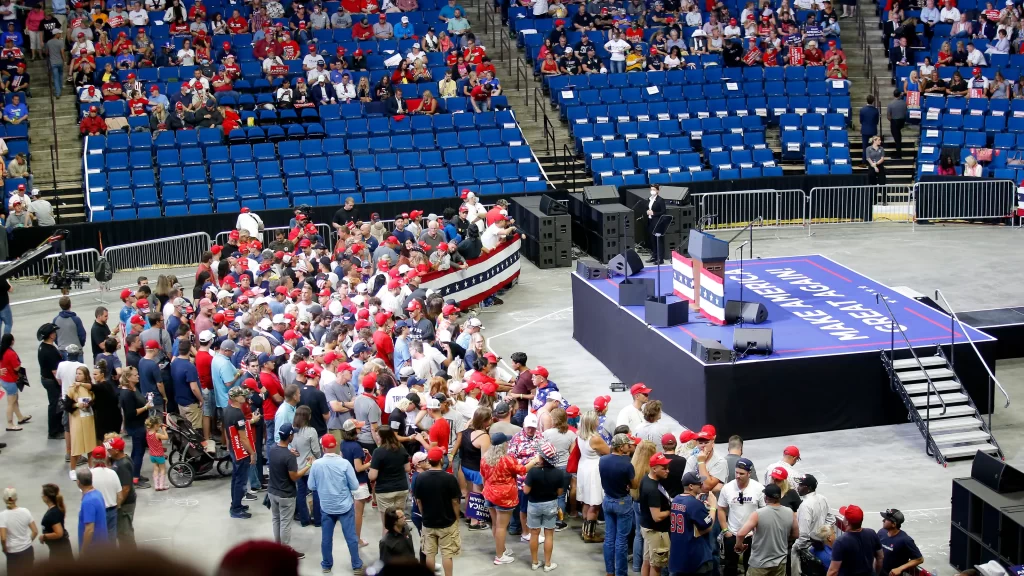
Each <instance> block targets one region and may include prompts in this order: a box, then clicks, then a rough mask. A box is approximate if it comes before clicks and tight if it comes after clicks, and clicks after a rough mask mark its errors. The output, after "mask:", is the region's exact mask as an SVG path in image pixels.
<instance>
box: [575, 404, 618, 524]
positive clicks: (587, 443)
mask: <svg viewBox="0 0 1024 576" xmlns="http://www.w3.org/2000/svg"><path fill="white" fill-rule="evenodd" d="M597 422H598V420H597V412H596V411H594V410H587V411H586V412H584V413H583V415H582V416H581V417H580V431H579V435H578V437H577V438H576V445H577V446H579V449H580V461H579V466H578V468H577V469H576V499H577V500H578V501H580V502H582V503H583V541H584V542H601V541H603V540H602V539H600V538H599V537H598V536H597V514H598V511H599V510H600V508H601V504H602V503H603V502H604V489H603V488H602V487H601V474H600V472H599V470H598V461H599V460H600V459H601V456H604V455H605V454H608V453H609V452H611V448H609V446H608V443H607V442H605V441H604V438H602V437H601V434H599V433H598V431H597Z"/></svg>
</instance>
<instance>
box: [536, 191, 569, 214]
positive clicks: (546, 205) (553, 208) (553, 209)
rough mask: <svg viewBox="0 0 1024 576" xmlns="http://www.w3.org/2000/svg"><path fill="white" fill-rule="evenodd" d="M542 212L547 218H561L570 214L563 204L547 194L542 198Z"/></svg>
mask: <svg viewBox="0 0 1024 576" xmlns="http://www.w3.org/2000/svg"><path fill="white" fill-rule="evenodd" d="M540 211H541V212H543V213H544V214H545V215H547V216H561V215H563V214H568V213H569V210H567V209H566V207H565V206H563V205H562V203H561V202H559V201H558V200H555V199H554V198H552V197H551V196H548V195H547V194H544V195H542V196H541V197H540Z"/></svg>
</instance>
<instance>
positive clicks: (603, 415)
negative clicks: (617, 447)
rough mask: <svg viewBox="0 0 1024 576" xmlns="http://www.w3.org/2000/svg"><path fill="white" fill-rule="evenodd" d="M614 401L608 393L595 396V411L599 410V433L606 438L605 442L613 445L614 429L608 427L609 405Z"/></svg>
mask: <svg viewBox="0 0 1024 576" xmlns="http://www.w3.org/2000/svg"><path fill="white" fill-rule="evenodd" d="M611 403H612V397H611V396H608V395H607V394H606V395H604V396H598V397H597V398H594V411H596V412H597V433H598V434H600V435H601V438H604V441H605V443H607V444H608V445H611V442H612V432H613V430H609V429H608V424H607V421H608V406H610V405H611Z"/></svg>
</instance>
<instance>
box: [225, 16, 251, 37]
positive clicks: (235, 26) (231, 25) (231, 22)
mask: <svg viewBox="0 0 1024 576" xmlns="http://www.w3.org/2000/svg"><path fill="white" fill-rule="evenodd" d="M228 30H231V33H232V34H245V33H246V32H248V31H249V23H248V22H246V21H245V18H243V17H241V16H239V17H238V18H229V19H228Z"/></svg>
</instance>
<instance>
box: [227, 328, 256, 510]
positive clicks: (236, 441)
mask: <svg viewBox="0 0 1024 576" xmlns="http://www.w3.org/2000/svg"><path fill="white" fill-rule="evenodd" d="M228 342H230V340H229V341H228ZM247 396H248V392H246V391H245V390H244V389H242V388H240V387H238V386H236V387H234V388H232V389H231V390H230V391H229V392H228V406H227V408H225V409H224V429H225V433H226V434H227V436H228V438H229V443H228V450H229V452H230V453H231V458H232V460H233V461H234V463H235V465H234V468H233V469H232V470H231V508H230V513H231V517H232V518H252V514H250V513H249V507H248V506H245V505H243V504H242V499H243V498H248V494H247V493H246V483H247V482H248V480H249V467H250V466H251V465H253V464H255V463H256V449H255V448H254V447H253V445H252V438H253V434H252V423H251V422H249V420H248V419H247V418H246V417H245V414H244V413H243V412H242V405H243V404H245V402H246V397H247ZM255 417H258V415H257V416H254V418H255ZM254 499H255V498H253V500H254Z"/></svg>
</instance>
